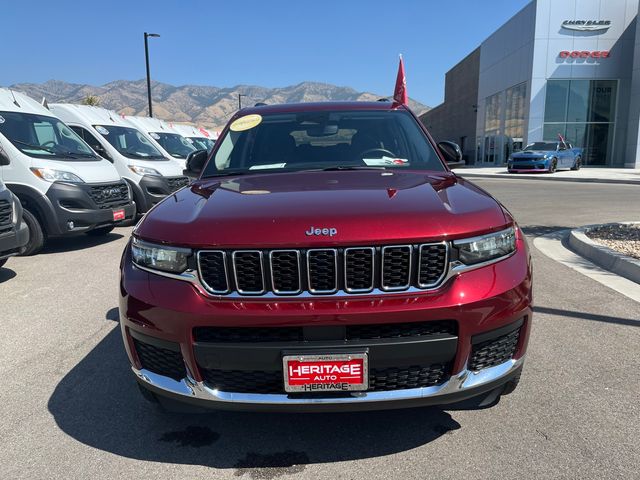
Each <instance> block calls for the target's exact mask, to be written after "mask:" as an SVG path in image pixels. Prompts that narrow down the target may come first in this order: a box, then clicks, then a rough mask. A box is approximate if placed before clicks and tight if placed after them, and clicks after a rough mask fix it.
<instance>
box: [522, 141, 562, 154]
mask: <svg viewBox="0 0 640 480" xmlns="http://www.w3.org/2000/svg"><path fill="white" fill-rule="evenodd" d="M556 147H557V145H556V142H533V143H530V144H529V145H527V146H526V147H524V151H525V152H527V151H531V150H543V151H546V152H548V151H549V150H554V151H555V149H556Z"/></svg>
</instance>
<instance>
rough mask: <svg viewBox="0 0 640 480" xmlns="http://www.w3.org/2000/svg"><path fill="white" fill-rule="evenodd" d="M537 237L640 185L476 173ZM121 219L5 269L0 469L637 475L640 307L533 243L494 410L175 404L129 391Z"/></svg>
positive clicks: (605, 213)
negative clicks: (120, 288)
mask: <svg viewBox="0 0 640 480" xmlns="http://www.w3.org/2000/svg"><path fill="white" fill-rule="evenodd" d="M476 183H477V184H479V185H480V186H482V187H484V188H485V189H487V190H488V191H489V192H490V193H491V194H493V195H494V196H496V197H497V198H498V199H499V200H501V201H502V202H503V203H504V204H505V205H506V206H507V207H508V208H509V209H510V210H511V211H512V213H513V214H514V215H515V217H516V219H517V220H518V221H519V223H520V225H521V227H522V228H523V230H524V231H525V232H526V233H527V234H528V235H529V236H530V237H531V238H533V237H535V236H538V235H542V234H545V233H548V232H552V231H555V230H560V229H565V228H568V227H572V226H579V225H585V224H593V223H603V222H609V221H624V220H631V219H637V218H639V217H640V191H639V187H638V186H637V185H604V184H597V183H576V182H572V183H565V182H558V181H554V182H542V181H530V180H509V181H504V180H501V179H499V178H497V179H477V181H476ZM130 233H131V229H130V228H118V229H116V230H115V231H114V232H113V233H112V234H110V235H108V236H106V237H104V238H89V237H85V236H81V237H76V238H71V239H62V240H53V241H51V242H50V243H49V245H48V246H47V248H46V249H45V251H44V252H43V253H42V254H40V255H38V256H35V257H21V258H12V259H10V260H9V262H8V263H7V265H6V267H5V268H4V269H2V270H0V298H1V299H2V300H1V303H0V305H1V308H2V310H1V313H0V318H1V319H2V320H1V321H0V338H1V345H2V349H1V351H0V365H1V369H2V378H3V382H4V385H3V388H2V389H1V393H0V399H1V401H0V415H1V416H2V418H3V422H2V427H0V428H1V429H2V430H1V431H0V478H6V479H9V478H11V479H13V478H65V477H67V478H70V477H78V478H94V479H98V478H123V477H132V478H133V477H135V478H138V479H141V478H227V477H229V478H230V477H241V478H253V479H273V478H281V477H282V478H294V477H296V476H299V477H304V478H344V479H355V478H367V479H373V478H381V479H382V478H385V479H386V478H421V479H423V478H438V479H440V478H443V479H446V478H451V479H454V478H455V479H461V478H511V477H514V476H516V475H518V476H520V477H521V478H580V479H584V478H598V479H601V478H626V479H628V478H637V476H638V470H639V468H640V445H639V444H638V438H637V436H638V432H639V431H640V406H639V403H638V394H639V393H640V387H639V385H640V357H639V356H638V345H640V328H639V327H640V317H639V315H638V312H639V311H640V308H639V305H638V304H637V303H636V302H634V301H632V300H631V299H629V298H627V297H626V296H624V295H621V294H619V293H617V292H615V291H613V290H610V289H608V288H606V287H604V286H602V285H601V284H599V283H596V282H594V281H593V280H591V279H590V278H588V277H585V276H583V275H581V274H579V273H577V272H575V271H574V270H571V269H569V268H567V267H565V266H563V265H561V264H559V263H557V262H555V261H554V260H552V259H550V258H548V257H546V256H545V255H543V254H542V253H541V252H540V251H538V250H537V249H536V248H535V247H534V246H533V242H530V247H531V250H532V254H533V259H534V282H535V290H534V295H535V299H534V300H535V307H536V316H535V318H534V326H533V331H532V336H531V340H530V347H529V352H528V359H527V364H526V366H525V370H524V374H523V378H522V382H521V384H520V387H519V388H518V389H517V390H516V392H515V393H514V394H512V395H510V396H508V397H505V398H503V399H502V400H501V401H500V403H499V404H498V405H497V406H495V407H493V408H490V409H486V410H477V411H453V410H442V409H433V408H425V409H416V410H398V411H392V412H380V413H376V412H371V413H358V414H347V413H342V414H316V415H291V414H288V415H280V414H252V413H227V412H212V413H210V414H204V415H192V414H191V415H187V414H168V413H164V412H162V411H160V410H159V409H157V408H156V407H155V406H153V405H150V404H148V403H146V402H145V401H144V400H143V399H142V397H141V396H140V395H139V393H138V389H137V387H136V385H135V381H134V379H133V376H132V374H131V372H130V370H129V366H128V361H127V358H126V356H125V353H124V349H123V347H122V341H121V336H120V329H119V326H118V310H117V281H118V263H119V259H120V253H121V251H122V249H123V247H124V245H125V243H126V241H127V239H128V237H129V235H130Z"/></svg>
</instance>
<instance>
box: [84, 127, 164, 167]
mask: <svg viewBox="0 0 640 480" xmlns="http://www.w3.org/2000/svg"><path fill="white" fill-rule="evenodd" d="M94 128H95V129H96V131H97V132H98V133H99V134H100V135H102V137H103V138H105V139H106V140H107V142H109V143H110V144H111V145H113V148H115V149H116V150H117V151H118V153H120V154H121V155H124V156H125V157H127V158H137V159H143V160H166V159H165V157H164V155H162V153H160V151H159V150H158V149H157V148H156V147H154V146H153V145H152V144H151V142H150V141H149V140H148V139H147V138H146V137H145V136H144V135H143V134H142V133H141V132H139V131H138V130H136V129H135V128H131V127H120V126H116V125H94Z"/></svg>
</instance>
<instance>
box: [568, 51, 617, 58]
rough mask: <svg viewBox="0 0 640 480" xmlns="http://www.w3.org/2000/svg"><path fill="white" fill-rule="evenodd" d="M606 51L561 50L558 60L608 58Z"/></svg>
mask: <svg viewBox="0 0 640 480" xmlns="http://www.w3.org/2000/svg"><path fill="white" fill-rule="evenodd" d="M608 57H609V51H608V50H594V51H589V50H574V51H572V52H570V51H569V50H563V51H561V52H560V58H608Z"/></svg>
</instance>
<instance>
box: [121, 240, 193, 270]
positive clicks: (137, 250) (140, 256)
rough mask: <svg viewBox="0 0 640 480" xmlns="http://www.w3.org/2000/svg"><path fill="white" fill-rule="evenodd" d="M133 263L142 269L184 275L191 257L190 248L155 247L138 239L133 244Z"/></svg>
mask: <svg viewBox="0 0 640 480" xmlns="http://www.w3.org/2000/svg"><path fill="white" fill-rule="evenodd" d="M131 253H132V255H133V263H135V264H137V265H140V266H141V267H146V268H151V269H153V270H161V271H163V272H170V273H182V272H184V271H185V270H186V269H187V259H188V258H189V256H190V255H191V250H190V249H188V248H179V247H169V246H164V245H154V244H150V243H146V242H143V241H141V240H138V239H136V238H134V239H133V243H132V244H131Z"/></svg>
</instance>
